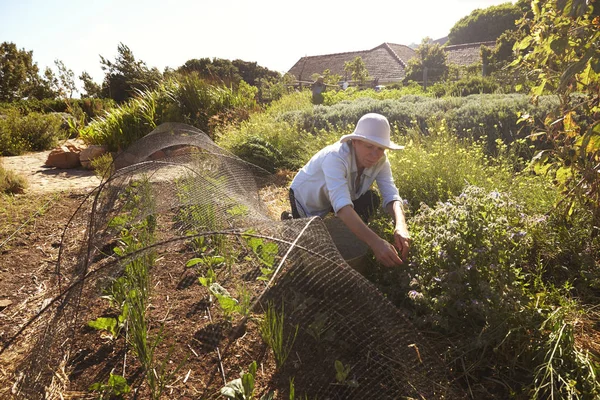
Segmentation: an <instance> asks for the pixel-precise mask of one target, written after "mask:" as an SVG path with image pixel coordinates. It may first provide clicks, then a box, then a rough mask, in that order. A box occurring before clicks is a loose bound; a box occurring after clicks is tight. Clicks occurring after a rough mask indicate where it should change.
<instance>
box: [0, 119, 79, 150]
mask: <svg viewBox="0 0 600 400" xmlns="http://www.w3.org/2000/svg"><path fill="white" fill-rule="evenodd" d="M64 125H65V121H64V119H63V118H62V116H61V115H59V114H40V113H37V112H31V113H29V114H27V115H23V114H21V113H20V112H19V111H18V110H17V109H9V110H5V114H3V115H0V152H1V154H2V155H3V156H16V155H19V154H23V153H25V152H28V151H43V150H49V149H51V148H53V147H55V146H56V145H57V144H58V142H59V141H60V140H64V139H67V138H68V132H67V129H66V127H65V126H64Z"/></svg>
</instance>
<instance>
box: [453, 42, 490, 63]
mask: <svg viewBox="0 0 600 400" xmlns="http://www.w3.org/2000/svg"><path fill="white" fill-rule="evenodd" d="M482 45H484V46H488V47H490V48H492V49H493V48H494V47H495V46H496V42H495V41H491V42H477V43H465V44H456V45H453V46H445V47H444V50H445V51H446V56H447V60H448V64H455V65H463V66H467V65H471V64H475V63H480V62H481V50H480V49H481V46H482Z"/></svg>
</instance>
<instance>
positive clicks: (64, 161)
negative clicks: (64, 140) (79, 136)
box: [45, 145, 80, 169]
mask: <svg viewBox="0 0 600 400" xmlns="http://www.w3.org/2000/svg"><path fill="white" fill-rule="evenodd" d="M45 165H46V166H48V167H56V168H63V169H67V168H77V167H79V165H80V162H79V150H77V151H75V149H74V148H73V147H69V146H68V145H63V146H60V147H58V148H55V149H54V150H52V151H51V152H50V154H48V158H47V159H46V164H45Z"/></svg>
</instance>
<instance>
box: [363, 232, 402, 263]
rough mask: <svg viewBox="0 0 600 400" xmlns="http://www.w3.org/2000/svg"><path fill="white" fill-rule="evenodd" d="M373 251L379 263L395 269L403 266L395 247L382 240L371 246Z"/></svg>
mask: <svg viewBox="0 0 600 400" xmlns="http://www.w3.org/2000/svg"><path fill="white" fill-rule="evenodd" d="M371 250H373V254H374V255H375V258H376V259H377V261H379V262H380V263H381V264H383V265H385V266H386V267H395V266H397V265H400V264H402V259H401V258H400V257H399V256H398V252H397V251H396V249H395V248H394V246H392V245H391V244H390V243H388V242H387V241H385V240H383V239H381V238H379V240H378V241H376V242H375V244H374V245H373V246H371Z"/></svg>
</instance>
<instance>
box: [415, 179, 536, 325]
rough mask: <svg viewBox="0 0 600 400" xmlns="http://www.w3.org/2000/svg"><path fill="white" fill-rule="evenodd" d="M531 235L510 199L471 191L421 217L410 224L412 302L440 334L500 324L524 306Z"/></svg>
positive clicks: (522, 217) (419, 215) (420, 213)
mask: <svg viewBox="0 0 600 400" xmlns="http://www.w3.org/2000/svg"><path fill="white" fill-rule="evenodd" d="M531 229H532V221H528V219H527V218H526V217H525V215H524V213H523V210H522V208H521V207H520V206H519V205H517V204H516V203H515V202H514V201H512V200H511V199H510V198H509V197H508V196H506V195H504V194H501V193H498V192H491V193H487V192H485V191H484V190H482V189H479V188H475V187H469V188H466V189H465V191H464V192H463V193H462V194H461V195H459V196H457V197H455V198H453V199H452V200H451V201H448V202H446V203H439V204H438V205H437V206H436V207H435V208H423V209H421V210H420V212H419V214H418V215H417V216H415V218H414V220H413V221H412V229H411V232H412V234H413V237H414V241H413V246H412V249H413V250H414V251H413V253H412V260H413V261H412V265H411V267H410V272H409V274H410V276H412V280H411V282H410V287H411V291H410V292H409V294H408V295H409V298H410V299H411V300H412V301H413V302H414V304H415V305H417V306H418V307H424V308H426V309H428V310H429V311H427V312H425V313H426V314H427V317H426V318H432V319H433V321H434V325H439V326H440V327H442V328H443V329H444V330H448V331H455V330H456V331H462V330H467V331H470V332H478V331H479V330H480V329H481V328H483V327H484V326H485V325H492V326H495V325H497V324H499V323H500V322H501V321H503V320H505V319H506V318H508V316H509V315H510V314H511V313H513V312H516V311H517V310H519V307H520V303H521V302H522V301H524V300H525V297H524V296H525V291H524V289H525V285H526V281H525V276H524V274H523V268H524V267H526V265H527V261H528V251H529V249H531V246H532V239H531V233H530V230H531ZM492 321H493V322H492Z"/></svg>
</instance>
